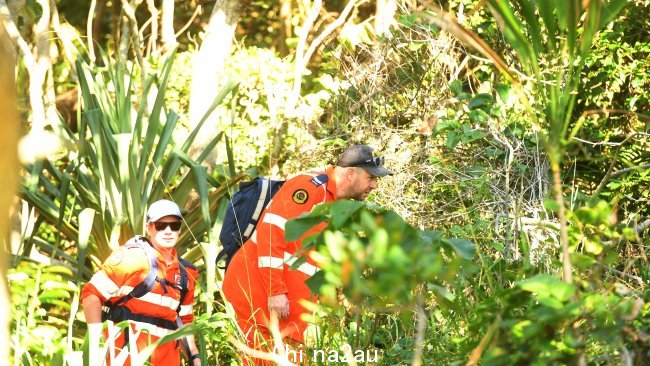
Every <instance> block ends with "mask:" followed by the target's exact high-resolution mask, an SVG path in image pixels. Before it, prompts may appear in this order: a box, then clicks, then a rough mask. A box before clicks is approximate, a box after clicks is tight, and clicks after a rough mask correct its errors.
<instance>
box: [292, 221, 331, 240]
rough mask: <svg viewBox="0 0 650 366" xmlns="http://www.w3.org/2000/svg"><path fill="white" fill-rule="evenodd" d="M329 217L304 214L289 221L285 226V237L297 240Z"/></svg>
mask: <svg viewBox="0 0 650 366" xmlns="http://www.w3.org/2000/svg"><path fill="white" fill-rule="evenodd" d="M326 219H327V218H326V217H324V216H311V215H307V216H302V217H299V218H296V219H292V220H289V221H287V223H286V225H285V226H284V229H285V234H284V235H285V239H286V240H287V241H296V240H298V239H300V238H301V237H302V236H303V235H304V234H305V233H307V232H308V231H309V230H310V229H311V228H313V227H314V226H316V225H318V224H320V223H321V222H324V221H325V220H326Z"/></svg>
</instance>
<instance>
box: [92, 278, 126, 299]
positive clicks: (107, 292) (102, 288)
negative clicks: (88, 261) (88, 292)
mask: <svg viewBox="0 0 650 366" xmlns="http://www.w3.org/2000/svg"><path fill="white" fill-rule="evenodd" d="M90 283H91V284H92V285H93V286H94V287H95V288H96V289H97V291H99V293H100V294H101V295H102V296H104V298H105V299H107V300H108V299H110V298H111V297H113V296H115V294H116V293H117V291H118V290H119V287H117V285H116V284H115V282H113V280H111V279H110V278H109V277H108V276H107V275H106V273H104V271H98V272H97V273H95V274H94V275H93V277H92V278H91V279H90Z"/></svg>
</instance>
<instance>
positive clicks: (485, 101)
mask: <svg viewBox="0 0 650 366" xmlns="http://www.w3.org/2000/svg"><path fill="white" fill-rule="evenodd" d="M492 104H494V97H492V95H491V94H487V93H481V94H476V95H475V96H474V97H473V98H472V100H470V102H469V109H477V108H483V107H490V106H491V105H492Z"/></svg>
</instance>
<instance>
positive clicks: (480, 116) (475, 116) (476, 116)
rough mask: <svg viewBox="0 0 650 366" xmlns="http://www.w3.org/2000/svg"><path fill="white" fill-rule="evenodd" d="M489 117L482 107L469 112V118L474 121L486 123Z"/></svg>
mask: <svg viewBox="0 0 650 366" xmlns="http://www.w3.org/2000/svg"><path fill="white" fill-rule="evenodd" d="M488 119H490V116H489V115H488V114H487V113H485V112H484V111H482V110H480V109H475V110H473V111H471V112H469V120H470V121H472V122H474V123H485V122H487V121H488Z"/></svg>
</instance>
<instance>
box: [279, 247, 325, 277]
mask: <svg viewBox="0 0 650 366" xmlns="http://www.w3.org/2000/svg"><path fill="white" fill-rule="evenodd" d="M297 260H298V258H297V257H295V256H293V255H291V254H289V253H287V252H284V263H286V264H287V265H288V266H292V265H293V264H294V263H296V261H297ZM296 270H298V271H300V272H302V273H304V274H306V275H307V276H310V277H311V276H313V275H314V274H316V272H318V271H319V268H318V267H316V266H315V265H313V264H311V263H307V262H304V263H303V264H301V265H299V266H298V268H296Z"/></svg>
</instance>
